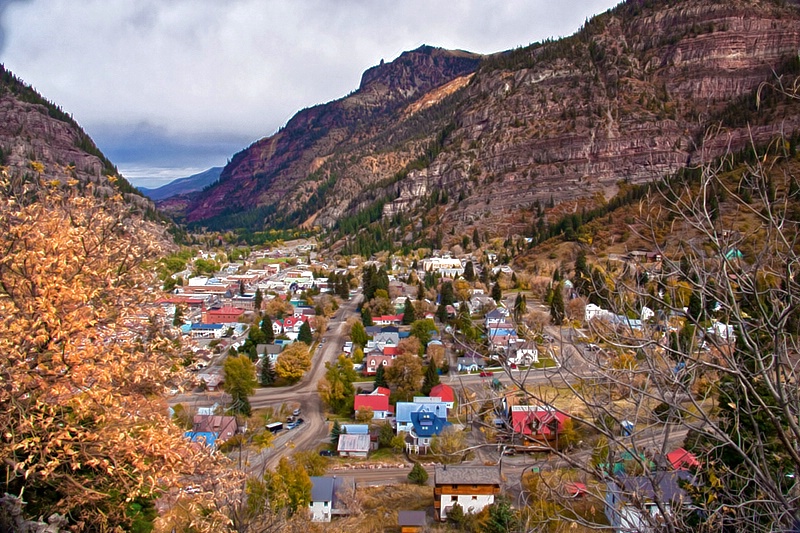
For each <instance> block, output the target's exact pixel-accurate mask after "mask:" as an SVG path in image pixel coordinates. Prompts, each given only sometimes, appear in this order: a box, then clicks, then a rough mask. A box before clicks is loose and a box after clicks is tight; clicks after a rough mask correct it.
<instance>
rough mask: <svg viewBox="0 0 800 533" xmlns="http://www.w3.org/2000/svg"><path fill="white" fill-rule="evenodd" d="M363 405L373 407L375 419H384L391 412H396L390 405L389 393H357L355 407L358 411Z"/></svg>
mask: <svg viewBox="0 0 800 533" xmlns="http://www.w3.org/2000/svg"><path fill="white" fill-rule="evenodd" d="M361 407H369V408H370V409H372V419H373V420H384V419H385V418H386V417H387V416H389V413H392V412H394V409H393V408H392V406H391V405H389V395H388V394H376V393H375V392H373V393H372V394H356V397H355V401H354V402H353V409H355V410H356V412H357V411H358V410H359V409H360V408H361Z"/></svg>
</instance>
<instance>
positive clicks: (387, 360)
mask: <svg viewBox="0 0 800 533" xmlns="http://www.w3.org/2000/svg"><path fill="white" fill-rule="evenodd" d="M396 358H397V356H396V355H384V354H383V351H382V350H381V351H380V352H377V351H372V352H370V353H369V354H367V356H366V357H365V358H364V375H365V376H374V375H375V374H376V373H377V372H378V367H379V366H382V367H383V369H384V370H386V368H388V367H390V366H392V362H393V361H394V360H395V359H396Z"/></svg>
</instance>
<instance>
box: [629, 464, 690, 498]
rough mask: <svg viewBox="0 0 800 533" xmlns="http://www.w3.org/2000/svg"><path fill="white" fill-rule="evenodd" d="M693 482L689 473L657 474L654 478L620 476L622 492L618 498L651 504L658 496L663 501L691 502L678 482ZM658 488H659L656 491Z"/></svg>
mask: <svg viewBox="0 0 800 533" xmlns="http://www.w3.org/2000/svg"><path fill="white" fill-rule="evenodd" d="M679 480H683V481H689V482H691V481H692V475H691V474H690V473H689V472H685V471H677V472H656V473H655V474H653V475H652V476H624V475H623V476H618V477H617V479H616V482H617V484H618V485H619V486H620V488H621V490H622V494H619V495H618V496H619V497H620V499H622V500H631V499H638V500H639V501H642V502H650V501H654V500H655V499H656V496H657V495H658V497H659V499H660V500H661V501H665V502H666V501H669V502H672V503H673V504H674V503H677V502H681V501H682V502H689V501H691V498H690V497H689V495H688V494H687V493H686V491H685V490H683V489H682V488H681V487H680V486H679V484H678V481H679ZM656 487H658V488H657V489H656Z"/></svg>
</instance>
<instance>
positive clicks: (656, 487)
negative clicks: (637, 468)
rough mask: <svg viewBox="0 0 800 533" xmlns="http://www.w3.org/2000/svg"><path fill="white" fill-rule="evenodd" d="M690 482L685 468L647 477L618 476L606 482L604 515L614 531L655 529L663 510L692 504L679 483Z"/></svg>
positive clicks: (689, 476)
mask: <svg viewBox="0 0 800 533" xmlns="http://www.w3.org/2000/svg"><path fill="white" fill-rule="evenodd" d="M681 481H687V482H691V481H692V476H691V474H689V473H688V472H686V471H676V472H656V473H654V474H652V475H650V476H627V475H624V474H623V475H619V476H616V477H613V478H611V479H610V480H609V481H607V482H606V501H605V515H606V518H608V522H609V524H610V525H611V527H612V528H613V530H614V531H615V532H617V533H622V532H626V531H642V532H645V531H656V530H658V529H659V528H658V527H657V524H658V523H659V522H660V520H659V516H660V515H661V513H662V510H663V511H664V512H665V513H671V512H673V511H674V510H676V509H678V508H680V507H683V506H688V505H691V498H690V497H689V495H688V494H687V493H686V491H685V490H683V489H682V488H681V487H680V485H679V482H681Z"/></svg>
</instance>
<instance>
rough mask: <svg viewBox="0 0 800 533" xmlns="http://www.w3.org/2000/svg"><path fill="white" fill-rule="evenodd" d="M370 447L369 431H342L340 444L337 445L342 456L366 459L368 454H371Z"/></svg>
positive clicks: (337, 449)
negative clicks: (351, 432) (365, 432)
mask: <svg viewBox="0 0 800 533" xmlns="http://www.w3.org/2000/svg"><path fill="white" fill-rule="evenodd" d="M370 447H371V445H370V439H369V433H367V434H366V435H363V434H356V435H349V434H346V433H342V434H340V435H339V445H338V446H337V447H336V451H337V452H338V453H339V456H340V457H361V458H363V459H366V458H367V455H369V451H370Z"/></svg>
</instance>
